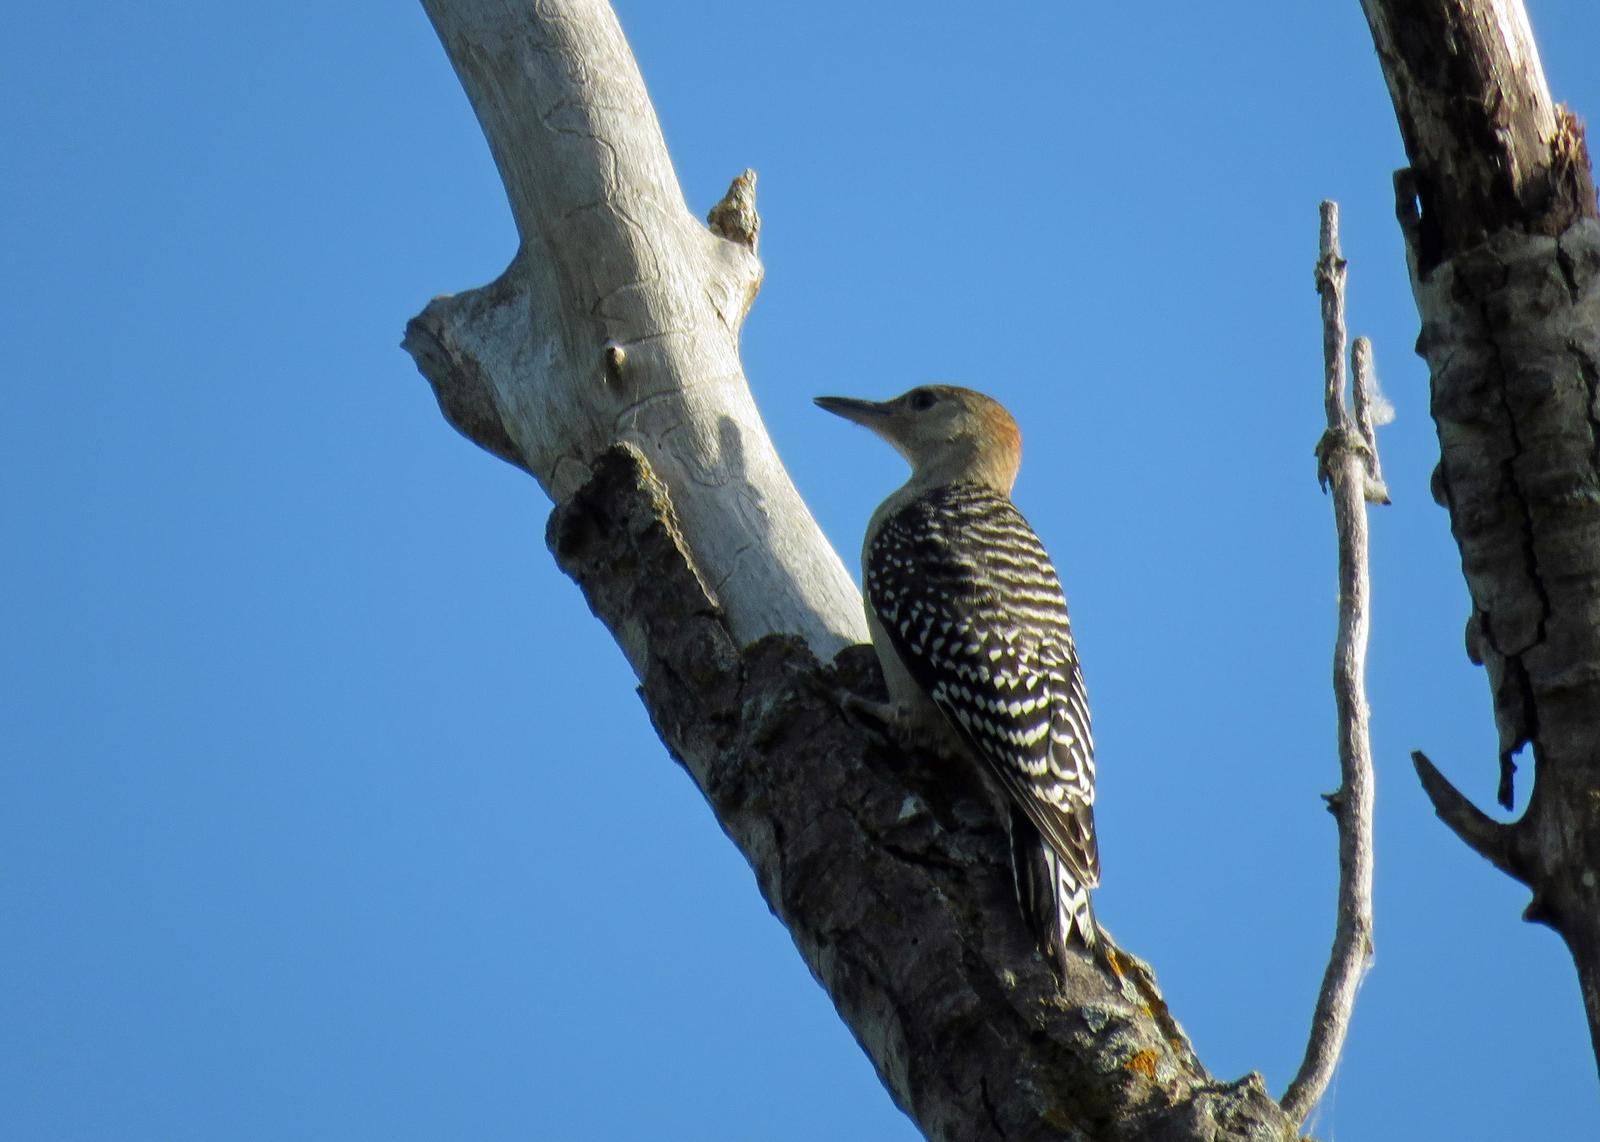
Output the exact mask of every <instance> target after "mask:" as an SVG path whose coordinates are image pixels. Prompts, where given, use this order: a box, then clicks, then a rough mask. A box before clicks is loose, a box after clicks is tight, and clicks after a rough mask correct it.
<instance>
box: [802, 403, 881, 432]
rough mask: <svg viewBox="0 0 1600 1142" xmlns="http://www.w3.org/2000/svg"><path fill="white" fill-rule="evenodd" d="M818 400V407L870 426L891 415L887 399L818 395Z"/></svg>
mask: <svg viewBox="0 0 1600 1142" xmlns="http://www.w3.org/2000/svg"><path fill="white" fill-rule="evenodd" d="M816 402H817V407H818V408H821V409H826V410H827V411H829V412H831V413H833V415H834V416H842V417H844V418H845V419H846V420H853V421H855V422H856V423H857V424H864V425H866V426H867V427H868V428H876V427H877V425H878V422H880V421H882V420H883V418H884V417H886V416H888V415H889V404H888V402H887V401H885V402H879V401H875V400H857V399H856V398H855V397H817V398H816Z"/></svg>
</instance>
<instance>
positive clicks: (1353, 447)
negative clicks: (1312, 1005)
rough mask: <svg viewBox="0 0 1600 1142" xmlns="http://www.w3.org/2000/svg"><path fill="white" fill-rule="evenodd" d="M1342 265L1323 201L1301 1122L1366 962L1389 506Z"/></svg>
mask: <svg viewBox="0 0 1600 1142" xmlns="http://www.w3.org/2000/svg"><path fill="white" fill-rule="evenodd" d="M1346 277H1347V269H1346V265H1345V260H1344V255H1343V254H1342V253H1341V252H1340V249H1339V207H1338V206H1337V205H1336V204H1335V203H1332V202H1324V203H1323V204H1322V226H1321V241H1320V251H1319V254H1318V257H1317V292H1318V293H1319V294H1321V295H1322V357H1323V374H1324V405H1325V406H1326V410H1327V416H1328V429H1327V431H1326V432H1325V433H1324V434H1323V437H1322V439H1321V441H1319V442H1318V444H1317V478H1318V480H1319V481H1320V482H1321V483H1322V486H1323V489H1324V490H1327V489H1328V488H1329V487H1331V488H1332V490H1333V518H1334V526H1335V528H1336V530H1337V532H1338V536H1339V633H1338V636H1337V638H1336V639H1335V642H1334V651H1333V693H1334V702H1335V706H1336V708H1337V712H1338V720H1339V773H1340V785H1339V789H1338V791H1337V792H1334V793H1330V794H1328V798H1327V800H1328V808H1329V810H1330V811H1331V812H1332V813H1333V815H1334V818H1335V819H1336V820H1337V821H1338V824H1339V905H1338V913H1337V917H1338V918H1337V922H1336V924H1335V927H1334V937H1333V951H1332V954H1331V955H1330V956H1329V958H1328V969H1327V971H1326V972H1325V973H1324V975H1323V977H1322V988H1321V990H1320V992H1319V993H1318V995H1317V1007H1316V1011H1315V1013H1314V1014H1313V1015H1312V1018H1311V1036H1310V1039H1309V1041H1308V1042H1307V1044H1306V1054H1305V1059H1304V1060H1303V1061H1302V1062H1301V1064H1300V1070H1299V1071H1298V1072H1297V1073H1296V1075H1295V1077H1294V1079H1293V1081H1291V1082H1290V1083H1289V1087H1288V1089H1287V1090H1286V1091H1285V1092H1284V1095H1283V1100H1282V1101H1283V1108H1284V1110H1285V1111H1287V1112H1288V1115H1289V1117H1290V1118H1291V1119H1292V1120H1293V1121H1295V1122H1304V1121H1305V1120H1306V1117H1307V1116H1308V1115H1309V1114H1310V1113H1311V1111H1312V1108H1314V1107H1315V1106H1316V1104H1317V1101H1318V1100H1319V1099H1320V1098H1321V1097H1322V1094H1323V1092H1324V1091H1325V1090H1327V1089H1328V1082H1329V1081H1330V1080H1331V1079H1332V1078H1333V1071H1334V1068H1335V1067H1336V1066H1337V1065H1338V1062H1339V1054H1340V1052H1341V1051H1342V1050H1343V1049H1344V1040H1345V1035H1346V1033H1347V1032H1348V1031H1349V1028H1350V1015H1351V1012H1352V1011H1353V1010H1354V1009H1355V1002H1356V991H1357V990H1358V989H1359V988H1360V986H1361V980H1362V978H1363V977H1364V976H1365V975H1366V973H1367V968H1368V966H1369V965H1370V963H1371V961H1372V802H1373V774H1372V740H1371V735H1370V733H1369V732H1368V726H1367V721H1368V717H1367V695H1366V673H1367V636H1368V632H1369V628H1370V624H1371V617H1370V607H1369V599H1370V596H1371V580H1370V576H1369V573H1368V561H1367V503H1368V501H1371V502H1374V503H1388V501H1389V496H1388V493H1387V491H1385V490H1384V487H1383V480H1382V477H1381V476H1380V475H1379V470H1378V441H1377V436H1376V434H1375V432H1374V421H1375V418H1374V414H1373V407H1372V406H1373V395H1374V393H1373V382H1372V346H1371V344H1370V343H1369V342H1367V341H1366V340H1365V338H1362V339H1359V340H1357V342H1356V345H1355V349H1354V350H1353V352H1352V366H1353V368H1352V372H1353V373H1354V376H1355V386H1354V390H1355V392H1354V395H1355V415H1354V417H1353V418H1352V416H1351V414H1350V412H1349V410H1348V409H1347V408H1346V406H1345V389H1346V384H1345V368H1344V356H1345V339H1346V334H1345V316H1344V291H1345V280H1346Z"/></svg>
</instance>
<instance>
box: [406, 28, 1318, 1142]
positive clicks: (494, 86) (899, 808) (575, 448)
mask: <svg viewBox="0 0 1600 1142" xmlns="http://www.w3.org/2000/svg"><path fill="white" fill-rule="evenodd" d="M424 6H425V7H426V9H427V11H428V14H429V16H430V18H431V19H432V20H433V22H434V26H435V27H436V29H437V30H438V32H439V35H440V39H441V41H442V42H443V43H444V45H445V48H446V50H447V51H448V52H449V54H450V57H451V60H452V62H453V63H454V65H455V67H456V70H457V73H458V74H459V75H460V76H461V79H462V82H463V85H464V86H465V88H466V90H467V94H468V97H469V98H470V100H471V101H472V104H473V106H474V108H475V110H476V111H477V113H478V116H479V119H480V121H481V122H482V123H483V126H484V133H485V135H486V136H487V137H488V139H489V143H490V146H491V148H492V149H493V151H494V154H495V159H496V162H497V163H498V164H499V167H500V170H501V173H502V176H503V178H504V180H505V183H506V189H507V193H508V195H509V196H510V198H511V202H512V212H513V215H514V216H515V218H516V220H517V226H518V231H519V233H520V235H521V240H522V245H521V249H520V250H519V251H518V254H517V257H516V258H515V259H514V261H513V262H512V265H511V266H510V268H509V269H508V270H507V271H506V272H505V274H504V275H502V277H501V278H500V280H499V281H497V282H495V283H494V284H493V285H491V286H489V287H486V288H484V289H480V290H474V291H472V292H470V293H468V294H464V295H460V296H457V297H452V298H442V299H438V300H436V301H435V302H433V303H432V304H431V305H429V307H428V309H427V310H426V311H425V312H424V313H423V314H422V315H420V316H419V317H418V318H416V319H414V320H413V321H412V323H411V326H410V327H409V328H408V331H407V339H406V344H407V346H408V348H410V349H411V350H412V352H413V354H414V355H415V356H416V358H417V361H418V365H419V367H420V368H421V369H422V370H423V372H424V375H425V376H427V377H428V379H429V380H430V382H432V383H433V385H434V387H435V390H436V391H437V392H438V393H439V394H440V404H441V407H442V408H443V409H444V411H445V414H446V416H447V417H448V418H450V419H451V421H452V423H454V424H455V425H456V427H457V428H459V429H460V430H461V431H462V432H464V433H467V434H468V435H469V436H470V437H471V438H472V439H474V440H476V441H478V442H479V443H480V444H483V445H484V446H485V447H487V448H489V449H490V450H491V451H494V452H496V454H498V455H502V456H505V457H507V458H508V459H511V460H512V462H514V463H517V464H519V465H521V466H522V467H524V468H526V469H527V470H529V471H530V472H532V473H533V474H534V475H535V476H536V477H537V478H538V479H539V481H540V483H541V485H543V486H544V487H545V488H546V490H547V491H549V492H550V494H551V496H552V497H553V498H554V499H555V500H556V501H557V505H558V506H557V508H556V510H555V512H554V514H553V515H552V517H551V521H550V526H549V529H548V533H547V534H548V539H549V543H550V546H551V549H552V551H553V552H554V553H555V556H556V558H557V561H558V562H559V563H560V564H561V566H562V567H563V568H564V569H565V570H566V571H567V572H568V573H569V574H570V575H572V577H573V578H574V579H576V580H577V581H578V583H579V585H580V586H581V587H582V588H583V590H584V594H585V596H586V598H587V599H588V600H589V604H590V606H591V607H592V608H593V610H594V611H595V613H596V614H597V615H598V616H599V617H600V618H601V619H602V620H603V621H604V622H605V623H606V625H607V626H608V627H609V628H610V629H611V631H612V634H613V635H614V636H615V638H616V640H617V642H618V644H619V645H620V646H621V647H622V649H623V651H624V652H625V653H626V655H627V657H628V660H629V662H630V663H631V665H632V667H633V669H634V671H635V673H636V675H637V676H638V678H639V680H640V683H641V694H642V696H643V698H644V701H645V705H646V707H647V708H648V710H649V711H650V715H651V718H652V719H653V721H654V723H655V725H656V728H657V730H658V732H659V733H660V735H661V737H662V740H663V741H664V742H665V743H666V745H667V746H668V748H669V749H670V750H671V751H672V753H673V756H674V757H676V758H677V759H678V760H679V761H680V763H681V764H683V765H684V766H685V768H686V769H687V770H688V771H689V772H690V774H691V775H692V776H693V777H694V779H695V781H696V782H697V784H698V785H699V787H700V789H701V790H702V792H703V793H704V794H705V796H706V799H707V801H708V802H709V803H710V804H711V806H712V808H713V810H714V811H715V813H716V815H717V819H718V821H719V822H720V823H721V824H722V826H723V828H724V829H725V830H726V831H727V832H728V834H729V836H730V837H731V838H732V839H733V840H734V842H735V843H736V844H737V845H738V846H739V847H740V849H741V851H742V852H743V853H744V855H745V856H746V858H747V859H748V860H749V862H750V865H751V867H752V869H753V870H754V871H755V874H756V879H757V881H758V883H759V884H760V887H761V891H762V893H763V895H764V896H765V898H766V900H767V902H768V903H769V905H770V906H771V907H772V908H773V910H774V912H776V913H777V915H778V916H779V918H780V919H781V920H782V921H783V922H784V924H785V925H786V926H787V927H788V929H789V931H790V933H791V935H792V936H793V938H794V940H795V943H796V945H797V947H798V948H799V950H800V952H801V954H802V955H803V956H804V958H805V960H806V962H807V964H808V965H809V966H810V968H811V970H812V972H813V973H814V974H815V975H816V977H817V979H818V980H819V981H820V982H821V983H822V984H823V986H824V987H825V988H826V989H827V991H828V993H829V995H830V996H831V997H832V999H833V1001H834V1004H835V1005H836V1007H837V1008H838V1010H839V1012H840V1015H841V1016H842V1017H843V1018H844V1020H845V1021H846V1023H848V1024H849V1026H850V1027H851V1029H852V1030H853V1031H854V1033H855V1035H856V1037H857V1040H858V1041H859V1042H860V1043H861V1045H862V1047H863V1048H864V1049H865V1050H866V1052H867V1053H868V1055H869V1056H871V1058H872V1060H873V1063H874V1064H875V1066H876V1067H877V1069H878V1074H879V1076H880V1077H881V1078H882V1080H883V1082H884V1085H885V1086H886V1087H887V1088H888V1089H889V1091H890V1093H891V1095H892V1096H893V1097H894V1099H895V1101H896V1102H897V1103H898V1104H899V1105H900V1106H901V1107H902V1108H904V1109H905V1110H906V1112H907V1113H908V1114H910V1115H911V1116H912V1118H913V1119H914V1120H915V1121H916V1123H917V1124H918V1126H919V1127H920V1128H921V1129H922V1130H923V1131H924V1133H926V1134H927V1135H928V1136H929V1137H930V1138H936V1139H951V1140H960V1142H977V1140H983V1139H1001V1138H1006V1139H1066V1138H1078V1137H1088V1138H1097V1139H1098V1138H1104V1139H1128V1140H1130V1142H1131V1140H1133V1139H1158V1140H1171V1142H1180V1140H1191V1139H1193V1140H1201V1139H1205V1140H1216V1139H1235V1138H1237V1139H1245V1138H1250V1139H1280V1138H1281V1139H1288V1138H1291V1137H1292V1136H1293V1133H1294V1132H1293V1128H1292V1124H1290V1123H1289V1122H1288V1120H1287V1119H1286V1118H1285V1117H1284V1115H1283V1113H1282V1111H1281V1109H1280V1108H1279V1107H1278V1105H1277V1104H1276V1103H1274V1102H1273V1101H1272V1099H1271V1098H1270V1097H1269V1096H1268V1095H1267V1094H1266V1092H1265V1090H1264V1088H1263V1086H1262V1084H1261V1081H1260V1079H1259V1077H1258V1076H1254V1075H1251V1076H1248V1077H1247V1078H1245V1079H1244V1080H1241V1081H1240V1082H1237V1083H1232V1084H1223V1083H1217V1082H1216V1081H1215V1080H1213V1079H1212V1078H1211V1076H1210V1075H1209V1074H1208V1073H1207V1072H1206V1070H1205V1068H1204V1067H1203V1066H1202V1065H1201V1064H1200V1062H1199V1061H1198V1060H1197V1059H1196V1058H1195V1057H1194V1055H1193V1052H1192V1050H1191V1049H1190V1047H1189V1045H1188V1041H1187V1039H1186V1038H1185V1037H1184V1036H1183V1035H1182V1032H1181V1031H1180V1030H1179V1029H1178V1027H1177V1024H1176V1022H1174V1021H1173V1020H1172V1018H1171V1016H1170V1015H1169V1014H1168V1013H1167V1012H1166V1009H1165V1005H1164V1003H1163V1002H1162V1001H1161V999H1160V996H1159V994H1158V993H1157V992H1156V991H1155V989H1154V985H1153V983H1152V982H1151V980H1150V978H1149V975H1148V972H1147V970H1146V969H1144V968H1143V967H1142V965H1140V964H1139V963H1138V962H1137V961H1136V960H1134V959H1133V958H1132V957H1130V956H1127V955H1126V954H1119V953H1117V952H1116V951H1115V949H1114V948H1113V950H1112V953H1111V955H1110V956H1109V957H1108V963H1109V965H1111V966H1109V967H1102V966H1101V964H1100V963H1099V962H1098V961H1096V960H1093V959H1090V958H1089V957H1083V958H1082V959H1081V960H1078V961H1074V965H1075V966H1074V967H1073V969H1072V971H1071V972H1070V973H1069V976H1068V978H1067V980H1066V981H1065V983H1064V985H1061V986H1058V984H1057V980H1056V976H1055V972H1054V970H1053V969H1052V968H1051V967H1050V965H1048V964H1046V963H1045V961H1044V960H1043V959H1042V958H1041V957H1040V956H1039V955H1038V953H1037V951H1036V949H1035V948H1034V946H1033V941H1032V939H1031V936H1030V934H1029V933H1028V931H1027V930H1026V927H1025V925H1024V924H1023V922H1022V920H1021V918H1020V916H1019V915H1018V913H1017V910H1016V907H1015V903H1014V898H1013V891H1012V880H1011V874H1010V867H1009V856H1008V846H1007V844H1006V841H1005V836H1004V831H1003V829H1002V828H1001V826H1000V824H999V823H998V822H997V821H996V820H995V819H994V817H993V815H992V810H991V809H990V807H989V806H987V804H979V803H976V802H971V801H964V800H961V799H959V798H958V797H957V796H956V795H954V794H953V793H952V792H951V790H950V789H949V788H948V783H947V782H945V781H943V780H941V779H939V778H938V777H937V776H936V775H934V774H933V773H930V772H929V771H928V770H927V768H926V763H925V762H924V761H923V759H918V758H916V757H909V758H907V757H900V756H893V757H891V756H887V755H886V754H885V753H884V752H883V751H882V750H881V749H880V748H878V747H876V746H874V745H873V744H872V743H871V742H870V741H868V740H866V739H865V738H864V736H863V735H862V734H861V733H860V731H858V730H857V729H856V728H855V727H853V726H852V725H850V724H849V723H847V722H846V721H845V720H844V719H843V718H842V716H841V714H840V712H839V709H838V705H837V702H836V699H835V695H836V694H837V692H838V690H839V689H840V688H848V689H851V690H855V691H864V690H865V691H871V690H874V689H875V688H879V687H881V678H880V677H879V675H878V673H877V669H876V666H875V663H874V659H873V655H872V652H871V650H870V648H867V647H860V646H851V647H849V648H848V649H846V650H844V651H843V653H840V654H837V656H835V654H836V652H837V651H838V650H839V648H840V647H841V646H844V645H846V644H850V643H857V642H861V641H863V637H864V624H863V621H862V612H861V608H860V598H859V596H858V595H857V594H856V592H855V589H854V587H853V585H852V584H851V582H850V579H849V576H848V575H847V574H846V573H845V572H844V570H843V568H842V565H841V564H840V563H839V560H838V558H837V556H835V555H834V553H833V552H832V551H831V549H829V548H828V546H827V544H826V543H825V542H824V541H823V540H822V538H821V536H820V534H819V533H818V532H817V529H816V528H815V526H814V524H813V523H812V521H811V518H810V515H809V513H808V512H807V511H806V509H805V506H804V504H803V503H801V502H800V500H799V497H798V496H797V495H796V494H795V493H794V489H793V487H792V485H791V484H790V482H789V480H788V477H787V475H786V473H784V471H783V469H782V467H781V465H779V463H778V461H777V457H776V454H775V452H774V451H773V449H772V446H771V443H770V441H769V440H768V438H767V437H766V434H765V431H764V430H763V428H762V426H761V422H760V418H759V417H758V416H757V414H756V411H755V407H754V403H753V401H752V400H751V397H750V393H749V390H748V387H747V386H746V385H745V382H744V378H743V374H742V371H741V370H740V366H739V362H738V353H737V348H738V328H739V324H740V322H741V320H742V318H743V315H744V311H745V309H746V308H747V307H748V304H749V301H750V299H751V298H752V297H753V296H754V288H755V283H756V282H758V281H759V274H760V267H759V263H758V262H756V260H755V256H754V251H755V244H756V243H755V236H756V232H757V226H758V220H757V219H756V218H755V214H754V198H753V194H754V185H753V178H751V179H748V180H745V179H741V180H736V182H735V185H734V186H733V187H732V188H730V192H729V196H728V197H727V198H726V199H724V202H723V203H722V204H720V205H719V207H718V208H717V209H716V210H714V211H713V215H712V226H713V227H714V230H715V232H713V230H711V229H707V228H706V227H704V226H702V225H700V224H699V222H697V221H696V220H695V219H693V218H692V217H691V216H690V215H689V213H688V211H687V209H686V208H685V207H684V205H683V200H682V194H681V192H680V191H679V189H678V187H677V184H676V181H675V180H674V178H673V176H672V172H671V166H670V164H669V162H668V161H667V156H666V151H665V148H664V146H663V145H662V142H661V136H660V131H659V128H658V127H657V125H656V121H655V117H654V114H653V112H652V111H651V108H650V105H649V101H648V99H647V97H646V96H645V94H644V88H643V84H642V82H641V81H640V79H639V75H638V70H637V68H636V67H635V65H634V62H633V59H632V57H631V55H630V54H629V52H628V49H627V45H626V43H625V42H624V41H623V38H622V35H621V31H620V29H619V28H618V27H617V24H616V20H615V17H614V15H613V14H612V13H611V11H610V9H609V8H608V7H607V6H606V5H605V4H604V3H602V2H601V0H541V2H540V3H538V4H537V5H536V6H529V7H522V6H519V5H508V4H505V3H503V2H500V0H494V2H490V0H424ZM830 659H831V661H829V660H830Z"/></svg>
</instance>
